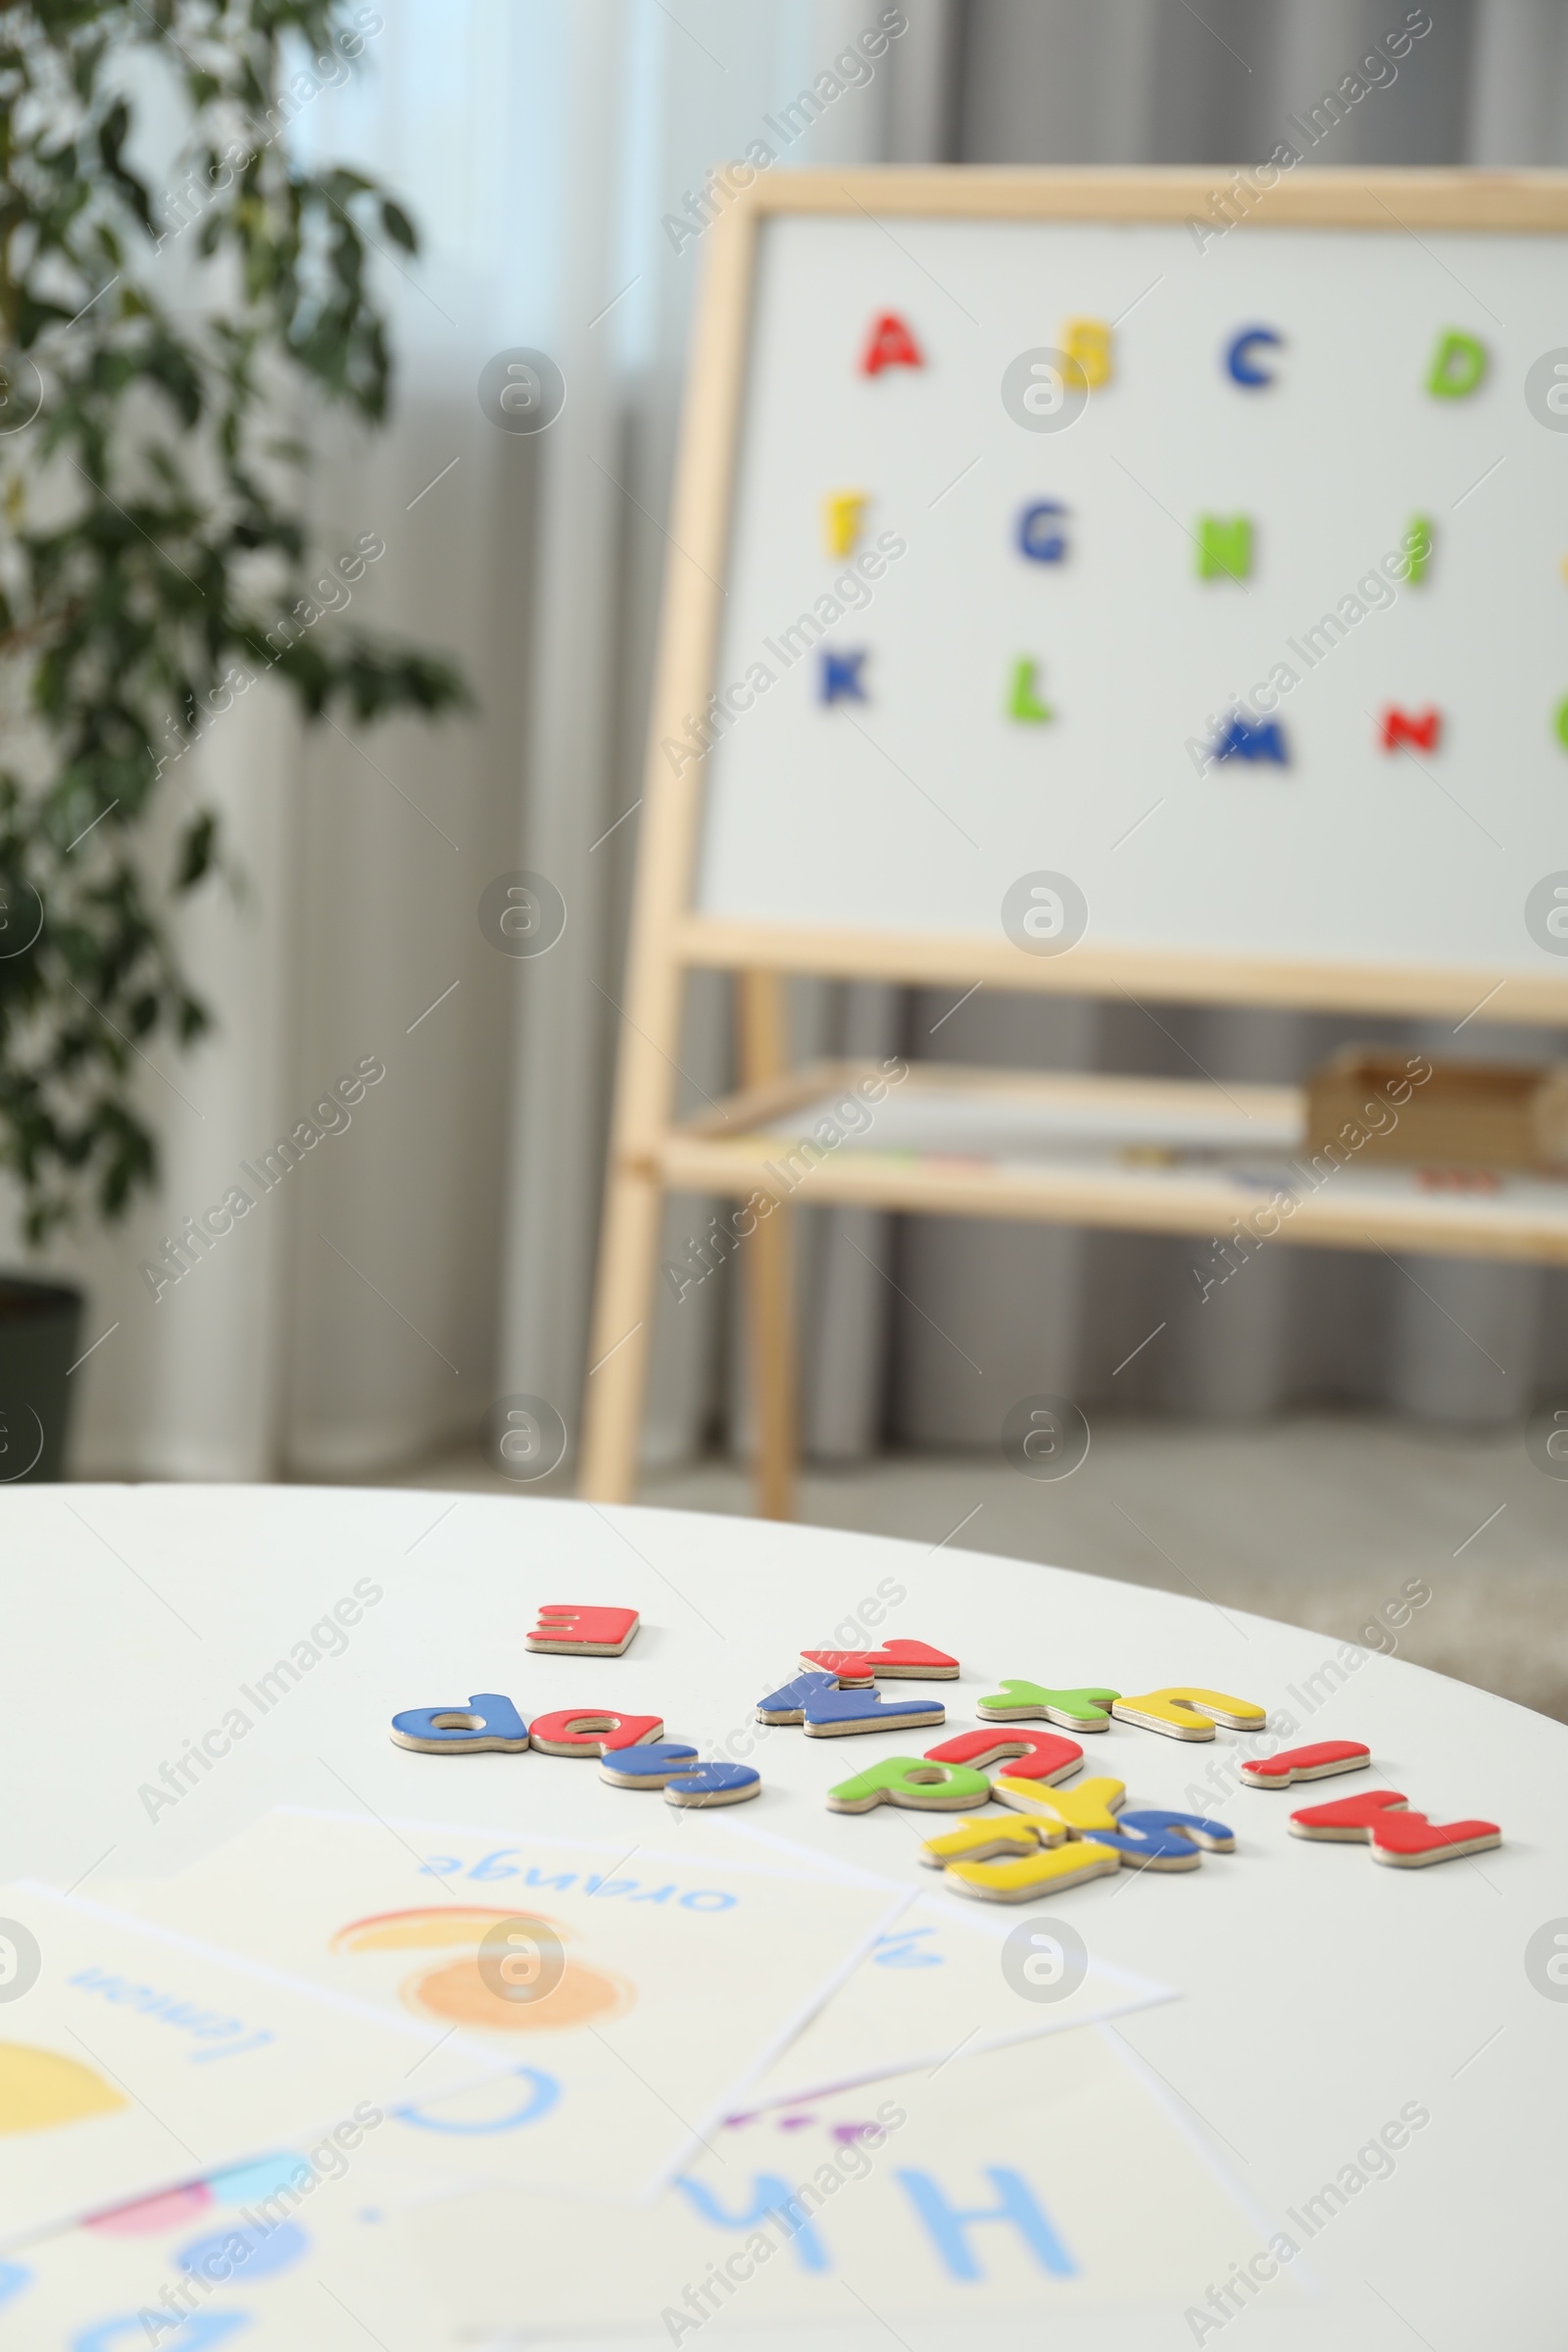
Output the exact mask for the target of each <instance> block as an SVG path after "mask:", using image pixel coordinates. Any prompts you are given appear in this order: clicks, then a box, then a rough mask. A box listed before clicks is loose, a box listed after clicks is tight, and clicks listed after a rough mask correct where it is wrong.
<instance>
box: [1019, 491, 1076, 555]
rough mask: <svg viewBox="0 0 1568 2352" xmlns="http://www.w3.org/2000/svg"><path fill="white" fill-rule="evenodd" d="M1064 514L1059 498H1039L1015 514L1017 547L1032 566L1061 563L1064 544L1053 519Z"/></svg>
mask: <svg viewBox="0 0 1568 2352" xmlns="http://www.w3.org/2000/svg"><path fill="white" fill-rule="evenodd" d="M1066 512H1067V510H1066V508H1065V507H1064V506H1063V505H1062V503H1061V501H1060V500H1059V499H1056V498H1040V499H1036V501H1035V503H1034V505H1033V506H1032V507H1025V509H1024V511H1023V513H1022V514H1021V515H1019V517H1018V547H1019V550H1020V552H1021V553H1022V554H1023V555H1026V556H1027V557H1028V558H1029V561H1030V562H1031V563H1032V564H1062V563H1065V561H1066V557H1067V542H1066V539H1065V538H1064V537H1063V535H1062V533H1061V532H1060V531H1059V530H1058V529H1057V528H1056V520H1055V518H1056V516H1057V515H1065V514H1066Z"/></svg>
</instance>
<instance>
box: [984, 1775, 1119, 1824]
mask: <svg viewBox="0 0 1568 2352" xmlns="http://www.w3.org/2000/svg"><path fill="white" fill-rule="evenodd" d="M991 1793H992V1795H993V1796H996V1797H1000V1798H1001V1800H1002V1802H1003V1803H1004V1804H1005V1805H1011V1807H1012V1809H1013V1811H1014V1812H1015V1813H1024V1814H1027V1815H1028V1817H1029V1819H1030V1820H1031V1821H1033V1822H1037V1823H1041V1824H1043V1825H1046V1826H1047V1827H1049V1826H1050V1825H1052V1824H1054V1825H1055V1827H1056V1829H1057V1830H1058V1831H1065V1832H1066V1834H1067V1836H1068V1837H1069V1838H1100V1837H1104V1836H1105V1835H1107V1834H1108V1833H1110V1832H1113V1831H1115V1830H1116V1829H1118V1828H1119V1827H1120V1824H1119V1823H1118V1821H1117V1819H1116V1816H1117V1814H1118V1813H1119V1812H1120V1811H1121V1808H1122V1806H1123V1804H1124V1803H1125V1801H1126V1797H1127V1790H1126V1788H1125V1786H1124V1784H1123V1783H1122V1782H1120V1781H1111V1780H1097V1781H1080V1782H1079V1784H1078V1786H1077V1788H1076V1789H1048V1788H1044V1787H1042V1785H1041V1783H1040V1782H1039V1781H1023V1780H1015V1779H1014V1778H1013V1776H1012V1775H1011V1774H1010V1773H1005V1772H1001V1773H998V1775H997V1777H996V1779H995V1780H994V1781H993V1782H992V1784H991Z"/></svg>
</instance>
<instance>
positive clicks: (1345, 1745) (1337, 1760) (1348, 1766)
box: [1241, 1740, 1372, 1789]
mask: <svg viewBox="0 0 1568 2352" xmlns="http://www.w3.org/2000/svg"><path fill="white" fill-rule="evenodd" d="M1371 1761H1372V1750H1371V1749H1370V1748H1369V1747H1366V1746H1364V1745H1363V1744H1362V1742H1361V1741H1360V1740H1315V1741H1314V1742H1313V1744H1312V1745H1311V1746H1310V1747H1287V1748H1283V1749H1282V1750H1281V1751H1280V1753H1279V1754H1278V1755H1277V1756H1262V1757H1259V1758H1258V1759H1257V1761H1256V1762H1255V1763H1254V1762H1249V1763H1244V1764H1243V1766H1242V1769H1241V1777H1242V1780H1243V1782H1244V1784H1245V1785H1246V1786H1247V1787H1248V1788H1249V1789H1288V1788H1289V1787H1290V1785H1291V1783H1292V1782H1293V1781H1326V1780H1327V1779H1329V1777H1330V1776H1331V1775H1332V1774H1334V1773H1338V1772H1363V1771H1364V1770H1365V1769H1366V1767H1367V1765H1369V1764H1370V1763H1371Z"/></svg>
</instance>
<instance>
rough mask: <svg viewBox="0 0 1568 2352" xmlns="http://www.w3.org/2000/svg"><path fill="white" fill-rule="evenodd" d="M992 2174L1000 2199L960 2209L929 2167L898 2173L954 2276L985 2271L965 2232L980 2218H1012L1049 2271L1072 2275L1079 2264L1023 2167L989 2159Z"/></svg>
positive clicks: (971, 2275) (988, 2172)
mask: <svg viewBox="0 0 1568 2352" xmlns="http://www.w3.org/2000/svg"><path fill="white" fill-rule="evenodd" d="M985 2174H986V2179H987V2180H989V2181H990V2183H991V2185H992V2187H993V2188H994V2189H995V2190H996V2192H997V2201H996V2203H995V2204H994V2205H971V2206H969V2207H968V2208H967V2209H966V2210H964V2211H962V2212H960V2211H959V2209H958V2208H957V2206H956V2205H950V2204H949V2203H948V2200H947V2198H946V2197H945V2196H944V2195H943V2194H942V2191H941V2189H940V2188H938V2186H937V2184H936V2182H935V2181H934V2180H932V2178H931V2176H930V2174H929V2173H897V2174H895V2176H894V2178H895V2179H896V2180H898V2182H899V2184H900V2186H901V2187H902V2188H903V2190H904V2192H905V2194H906V2196H907V2198H908V2200H909V2202H910V2204H911V2205H912V2206H913V2207H914V2210H915V2212H916V2213H917V2214H918V2215H919V2217H920V2219H921V2221H922V2222H924V2224H925V2226H926V2229H927V2231H928V2232H929V2234H930V2237H931V2240H932V2242H933V2244H934V2245H935V2247H936V2250H937V2252H938V2254H939V2255H940V2256H941V2258H942V2260H943V2262H944V2263H945V2264H946V2265H947V2268H948V2272H949V2275H950V2277H952V2278H983V2277H984V2273H983V2272H982V2271H981V2268H980V2265H979V2264H978V2263H977V2262H976V2260H975V2258H974V2256H973V2254H971V2253H970V2251H969V2240H968V2238H967V2237H966V2236H965V2234H964V2232H965V2230H966V2229H968V2228H970V2227H971V2226H972V2225H973V2224H974V2223H976V2222H1011V2224H1012V2225H1013V2228H1014V2229H1016V2230H1017V2231H1018V2233H1019V2235H1020V2236H1021V2237H1022V2239H1023V2241H1024V2243H1025V2245H1026V2246H1027V2247H1028V2248H1029V2251H1030V2253H1031V2254H1033V2256H1034V2258H1035V2260H1036V2262H1038V2263H1039V2265H1040V2267H1041V2269H1042V2270H1043V2271H1049V2272H1050V2273H1051V2275H1052V2277H1053V2278H1075V2277H1076V2276H1077V2271H1078V2266H1077V2264H1076V2263H1075V2262H1074V2261H1073V2258H1072V2256H1071V2255H1070V2254H1069V2253H1068V2252H1067V2249H1066V2247H1065V2246H1064V2245H1063V2244H1062V2242H1061V2240H1060V2238H1059V2237H1058V2236H1057V2235H1056V2232H1055V2231H1054V2229H1053V2228H1052V2226H1051V2224H1050V2223H1049V2222H1048V2221H1047V2219H1046V2217H1045V2215H1044V2214H1043V2213H1042V2211H1041V2210H1040V2207H1039V2206H1038V2205H1037V2204H1036V2202H1035V2199H1034V2195H1033V2192H1032V2191H1031V2189H1030V2187H1029V2183H1028V2181H1027V2180H1025V2179H1024V2177H1023V2175H1022V2173H1015V2172H1013V2171H1012V2170H1011V2169H1010V2168H1009V2167H1008V2166H1006V2165H1001V2164H997V2165H989V2164H988V2165H987V2166H986V2168H985Z"/></svg>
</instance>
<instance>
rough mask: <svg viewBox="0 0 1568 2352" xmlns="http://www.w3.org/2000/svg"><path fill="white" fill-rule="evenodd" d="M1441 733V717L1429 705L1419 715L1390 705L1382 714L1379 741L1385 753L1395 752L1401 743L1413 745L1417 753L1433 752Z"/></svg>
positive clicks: (1438, 712) (1439, 712)
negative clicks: (1381, 728)
mask: <svg viewBox="0 0 1568 2352" xmlns="http://www.w3.org/2000/svg"><path fill="white" fill-rule="evenodd" d="M1442 733H1443V715H1442V713H1441V711H1434V710H1433V709H1432V707H1431V705H1430V704H1429V705H1428V706H1427V708H1426V710H1425V711H1421V712H1420V713H1419V714H1413V713H1411V712H1410V711H1400V710H1398V709H1397V707H1396V706H1395V705H1394V704H1393V703H1390V704H1389V705H1388V706H1387V708H1386V709H1385V711H1384V713H1383V732H1382V736H1381V738H1380V740H1381V743H1382V746H1383V749H1384V750H1385V751H1386V752H1397V750H1398V748H1399V746H1400V744H1402V743H1413V744H1414V745H1415V747H1416V749H1417V751H1421V752H1435V751H1436V750H1437V748H1438V738H1439V736H1440V735H1441V734H1442Z"/></svg>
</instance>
